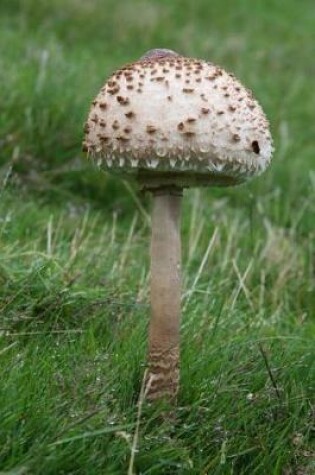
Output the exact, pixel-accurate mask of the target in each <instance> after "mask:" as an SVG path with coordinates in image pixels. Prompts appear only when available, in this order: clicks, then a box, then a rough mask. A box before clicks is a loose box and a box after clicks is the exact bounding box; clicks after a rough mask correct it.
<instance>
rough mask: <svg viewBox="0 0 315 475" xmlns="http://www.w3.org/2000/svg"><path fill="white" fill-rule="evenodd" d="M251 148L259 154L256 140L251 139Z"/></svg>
mask: <svg viewBox="0 0 315 475" xmlns="http://www.w3.org/2000/svg"><path fill="white" fill-rule="evenodd" d="M252 149H253V152H255V153H256V154H257V155H258V154H259V152H260V147H259V143H258V141H257V140H253V141H252Z"/></svg>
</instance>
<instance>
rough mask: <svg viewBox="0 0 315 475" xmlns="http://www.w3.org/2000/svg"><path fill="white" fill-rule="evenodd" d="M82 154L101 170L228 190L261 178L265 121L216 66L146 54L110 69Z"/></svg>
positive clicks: (267, 145) (267, 153) (267, 140)
mask: <svg viewBox="0 0 315 475" xmlns="http://www.w3.org/2000/svg"><path fill="white" fill-rule="evenodd" d="M83 149H84V150H85V151H87V152H88V153H89V155H90V156H91V157H92V158H93V159H95V160H96V161H97V163H98V164H99V165H100V166H101V167H102V168H105V169H111V170H112V171H116V172H119V173H122V174H128V173H133V174H135V175H136V176H137V177H140V179H141V177H144V178H143V181H145V180H146V179H149V181H150V182H151V181H152V183H153V184H154V185H156V184H175V185H176V184H177V185H179V186H194V185H198V184H201V185H208V184H218V185H234V184H238V183H241V182H243V181H245V180H247V179H249V178H251V177H253V176H255V175H259V174H260V173H262V172H263V171H264V170H265V169H266V167H267V166H268V165H269V163H270V160H271V156H272V152H273V146H272V138H271V134H270V131H269V124H268V121H267V119H266V116H265V114H264V112H263V110H262V108H261V107H260V105H259V104H258V102H257V101H256V100H255V99H254V98H253V95H252V93H251V91H249V90H248V89H246V88H245V87H244V86H242V84H240V82H239V81H238V80H237V79H236V78H235V77H234V76H233V74H230V73H227V72H226V71H224V70H223V69H222V68H220V67H218V66H216V65H214V64H211V63H207V62H205V61H202V60H199V59H193V58H186V57H183V56H179V55H177V53H175V52H173V51H170V50H152V51H149V52H148V53H147V54H145V55H144V56H143V57H142V58H141V59H140V60H139V61H136V62H135V63H132V64H129V65H127V66H125V67H123V68H122V69H120V70H118V71H116V72H115V73H114V74H113V75H112V76H111V77H110V79H109V80H108V81H107V82H106V84H105V85H104V87H103V88H102V89H101V91H100V93H99V94H98V96H97V97H96V99H95V100H94V101H93V105H92V107H91V110H90V113H89V116H88V120H87V123H86V125H85V141H84V144H83Z"/></svg>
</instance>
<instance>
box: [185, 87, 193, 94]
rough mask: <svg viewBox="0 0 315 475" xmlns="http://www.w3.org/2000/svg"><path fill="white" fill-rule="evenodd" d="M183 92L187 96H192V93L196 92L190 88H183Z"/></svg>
mask: <svg viewBox="0 0 315 475" xmlns="http://www.w3.org/2000/svg"><path fill="white" fill-rule="evenodd" d="M183 92H184V93H185V94H192V93H193V92H194V89H192V88H188V87H184V88H183Z"/></svg>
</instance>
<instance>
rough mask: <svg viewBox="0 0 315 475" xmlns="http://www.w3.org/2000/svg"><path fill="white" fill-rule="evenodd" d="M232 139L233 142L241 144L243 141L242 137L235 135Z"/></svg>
mask: <svg viewBox="0 0 315 475" xmlns="http://www.w3.org/2000/svg"><path fill="white" fill-rule="evenodd" d="M232 139H233V142H239V141H240V140H241V137H240V136H239V135H238V134H233V135H232Z"/></svg>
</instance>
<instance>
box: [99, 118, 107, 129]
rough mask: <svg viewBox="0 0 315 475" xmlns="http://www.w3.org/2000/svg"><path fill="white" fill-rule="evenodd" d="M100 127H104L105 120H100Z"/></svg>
mask: <svg viewBox="0 0 315 475" xmlns="http://www.w3.org/2000/svg"><path fill="white" fill-rule="evenodd" d="M100 127H103V128H104V127H106V122H105V120H104V119H101V120H100Z"/></svg>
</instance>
